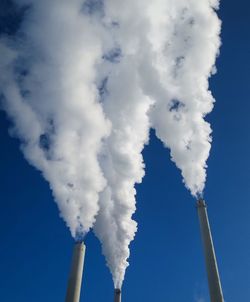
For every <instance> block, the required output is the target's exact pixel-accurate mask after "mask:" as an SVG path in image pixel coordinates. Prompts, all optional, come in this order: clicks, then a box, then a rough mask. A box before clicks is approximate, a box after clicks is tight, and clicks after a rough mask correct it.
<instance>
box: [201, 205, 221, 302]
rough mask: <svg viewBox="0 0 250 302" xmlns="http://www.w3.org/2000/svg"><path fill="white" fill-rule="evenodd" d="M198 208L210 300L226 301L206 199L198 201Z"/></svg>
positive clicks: (213, 301) (214, 301) (216, 301)
mask: <svg viewBox="0 0 250 302" xmlns="http://www.w3.org/2000/svg"><path fill="white" fill-rule="evenodd" d="M197 209H198V215H199V221H200V230H201V237H202V242H203V248H204V254H205V260H206V268H207V277H208V284H209V293H210V300H211V302H224V298H223V293H222V288H221V283H220V276H219V271H218V266H217V261H216V256H215V251H214V245H213V240H212V235H211V230H210V225H209V221H208V215H207V207H206V203H205V201H204V200H202V199H200V200H198V201H197Z"/></svg>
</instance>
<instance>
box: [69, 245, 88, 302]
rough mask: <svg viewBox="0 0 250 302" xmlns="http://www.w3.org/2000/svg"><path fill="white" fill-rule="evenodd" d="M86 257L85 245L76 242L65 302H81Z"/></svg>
mask: <svg viewBox="0 0 250 302" xmlns="http://www.w3.org/2000/svg"><path fill="white" fill-rule="evenodd" d="M84 256H85V245H84V243H83V242H76V244H75V246H74V251H73V259H72V264H71V271H70V276H69V281H68V288H67V293H66V298H65V302H79V300H80V293H81V284H82V272H83V264H84Z"/></svg>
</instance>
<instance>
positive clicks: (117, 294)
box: [114, 288, 122, 302]
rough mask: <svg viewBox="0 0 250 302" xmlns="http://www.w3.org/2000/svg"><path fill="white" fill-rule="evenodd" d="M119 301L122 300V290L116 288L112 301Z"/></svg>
mask: <svg viewBox="0 0 250 302" xmlns="http://www.w3.org/2000/svg"><path fill="white" fill-rule="evenodd" d="M121 301H122V292H121V290H120V289H119V288H116V289H115V298H114V302H121Z"/></svg>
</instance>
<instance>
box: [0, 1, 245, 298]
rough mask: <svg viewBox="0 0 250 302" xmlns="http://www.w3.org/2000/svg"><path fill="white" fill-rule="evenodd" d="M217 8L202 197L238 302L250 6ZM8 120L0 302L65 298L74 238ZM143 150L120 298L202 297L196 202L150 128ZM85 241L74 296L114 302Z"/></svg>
mask: <svg viewBox="0 0 250 302" xmlns="http://www.w3.org/2000/svg"><path fill="white" fill-rule="evenodd" d="M219 14H220V17H221V19H222V21H223V28H222V43H223V45H222V48H221V55H220V57H219V59H218V61H217V69H218V73H217V75H216V76H214V77H213V78H212V80H211V82H210V83H211V89H212V91H213V94H214V96H215V98H216V100H217V102H216V105H215V108H214V111H213V112H212V113H211V114H210V115H209V116H208V118H207V119H208V120H209V121H210V122H211V124H212V128H213V145H212V150H211V154H210V158H209V161H208V170H207V172H208V178H207V186H206V189H205V199H206V201H207V203H208V211H209V218H210V223H211V228H212V231H213V236H214V243H215V248H216V252H217V258H218V264H219V270H220V274H221V281H222V286H223V290H224V296H225V300H226V301H227V302H234V301H235V302H238V301H248V300H250V288H249V281H250V222H249V221H250V178H249V174H250V173H249V172H250V161H249V154H250V137H249V129H250V120H249V112H250V104H249V82H250V81H249V80H250V79H249V69H250V60H249V54H250V42H249V33H248V30H249V25H250V24H249V23H250V21H249V20H250V18H249V17H250V4H249V3H248V1H247V0H240V1H237V5H236V4H235V2H234V1H232V0H229V1H222V4H221V9H220V12H219ZM5 22H7V21H6V20H5ZM1 24H2V23H1ZM8 128H9V122H8V121H7V120H6V116H5V114H4V113H3V112H1V113H0V137H1V149H0V152H1V169H0V184H1V203H0V206H1V209H0V237H1V245H0V264H1V276H0V284H1V286H0V300H1V301H10V302H16V301H19V302H22V301H25V302H26V301H35V302H40V301H63V300H64V295H65V290H66V284H67V276H68V271H69V267H70V261H71V253H72V246H73V240H72V238H71V236H70V233H69V231H68V229H67V228H66V226H65V224H64V222H63V220H62V219H61V218H60V217H59V215H58V210H57V206H56V204H55V203H54V201H53V198H52V196H51V191H50V190H49V186H48V184H47V183H46V182H45V181H44V179H43V178H42V176H41V175H40V173H39V172H38V171H37V170H35V169H34V168H33V167H31V166H30V165H29V164H28V163H27V162H26V161H25V160H24V158H23V155H22V153H21V152H20V151H19V143H18V140H16V139H13V138H10V136H9V135H8ZM144 158H145V162H146V176H145V178H144V181H143V183H142V184H140V185H138V186H137V191H138V194H137V212H136V215H135V217H134V218H135V219H136V220H137V222H138V224H139V230H138V232H137V235H136V238H135V241H133V242H132V244H131V257H130V266H129V268H128V269H127V273H126V278H125V282H124V285H123V301H131V302H133V301H171V302H178V301H190V302H192V301H200V302H201V301H206V302H208V301H209V298H208V289H207V281H206V272H205V265H204V259H203V253H202V246H201V240H200V233H199V226H198V218H197V213H196V209H195V203H194V200H193V199H192V197H191V196H190V194H189V192H188V191H187V190H186V189H185V187H184V186H183V184H182V180H181V176H180V172H179V171H178V170H177V169H176V167H175V165H174V164H173V163H172V162H171V161H170V159H169V152H168V150H166V149H164V148H163V146H162V144H161V143H160V142H159V141H158V140H157V139H156V138H155V136H154V133H153V132H152V133H151V139H150V144H149V145H148V146H146V147H145V150H144ZM86 246H87V253H86V259H85V269H84V279H83V288H82V298H81V301H99V300H100V299H101V300H102V301H104V302H105V301H112V298H113V297H112V296H113V284H112V279H111V275H110V273H109V270H108V268H107V267H106V265H105V260H104V257H103V256H102V254H101V248H100V243H99V241H98V240H97V239H96V238H95V236H94V235H93V234H92V233H90V234H88V236H87V238H86ZM199 299H200V300H199ZM202 299H203V300H202Z"/></svg>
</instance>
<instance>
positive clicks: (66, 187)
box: [0, 0, 220, 288]
mask: <svg viewBox="0 0 250 302" xmlns="http://www.w3.org/2000/svg"><path fill="white" fill-rule="evenodd" d="M218 5H219V3H218V1H216V0H200V1H196V0H178V1H174V0H155V1H149V0H136V1H134V0H127V1H122V0H105V1H101V0H86V1H83V0H82V1H80V0H74V1H70V2H68V1H66V0H65V1H61V0H60V1H52V2H51V1H35V0H34V1H32V7H33V8H32V9H30V10H28V13H27V16H26V19H25V22H24V23H23V25H22V27H21V30H20V31H19V33H18V35H17V36H16V37H15V39H9V38H8V39H7V38H5V39H2V43H1V51H3V52H4V53H5V54H4V56H2V57H4V60H1V61H0V64H1V65H0V66H1V69H3V70H5V73H4V75H3V74H2V75H1V78H0V85H1V86H0V88H1V91H2V93H3V95H4V98H5V102H4V103H5V109H6V110H7V111H8V113H9V115H10V116H11V117H12V119H13V120H14V121H15V125H16V127H15V131H16V134H17V135H18V136H19V137H20V138H21V140H22V149H23V151H24V154H25V156H26V158H27V159H28V160H29V161H30V162H31V163H32V164H33V165H34V166H36V167H37V168H38V169H39V170H41V171H42V173H43V175H44V177H45V178H46V179H47V180H48V181H49V183H50V186H51V188H52V191H53V193H54V196H55V198H56V200H57V203H58V206H59V208H60V211H61V213H62V216H63V217H64V219H65V221H66V222H67V224H68V225H69V227H70V229H71V232H72V235H73V236H76V234H79V233H80V234H82V233H85V232H87V231H88V230H89V228H91V227H92V226H94V232H95V234H96V235H97V237H98V238H99V239H100V241H101V242H102V247H103V253H104V255H105V257H106V260H107V264H108V266H109V268H110V270H111V273H112V275H113V280H114V285H115V287H119V288H120V287H121V286H122V282H123V279H124V274H125V270H126V267H127V265H128V262H127V259H128V257H129V244H130V242H131V241H132V240H133V238H134V235H135V232H136V229H137V225H136V222H135V221H134V220H133V219H132V215H133V213H134V212H135V209H136V207H135V203H136V202H135V195H136V191H135V188H134V186H135V183H140V182H141V181H142V178H143V175H144V163H143V158H142V154H141V152H142V150H143V147H144V145H145V143H147V142H148V135H149V130H150V128H154V129H155V131H156V135H157V137H158V138H159V139H160V140H162V142H163V143H164V145H165V146H166V147H168V148H170V150H171V159H172V160H173V161H174V162H175V163H176V166H177V167H178V168H179V169H180V170H181V173H182V176H183V181H184V183H185V185H186V187H187V188H188V189H189V190H190V192H191V193H192V195H194V196H197V195H199V194H202V192H203V189H204V184H205V179H206V160H207V158H208V155H209V151H210V147H211V145H210V144H211V129H210V125H209V124H208V123H207V122H206V121H205V120H204V117H205V116H206V114H208V113H209V112H210V111H211V110H212V108H213V102H214V99H213V97H212V95H211V93H210V91H209V87H208V78H209V77H210V75H211V74H212V73H214V72H215V67H214V63H215V59H216V55H217V54H218V49H219V46H220V39H219V33H220V21H219V19H218V17H217V15H216V13H215V9H217V8H218Z"/></svg>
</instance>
